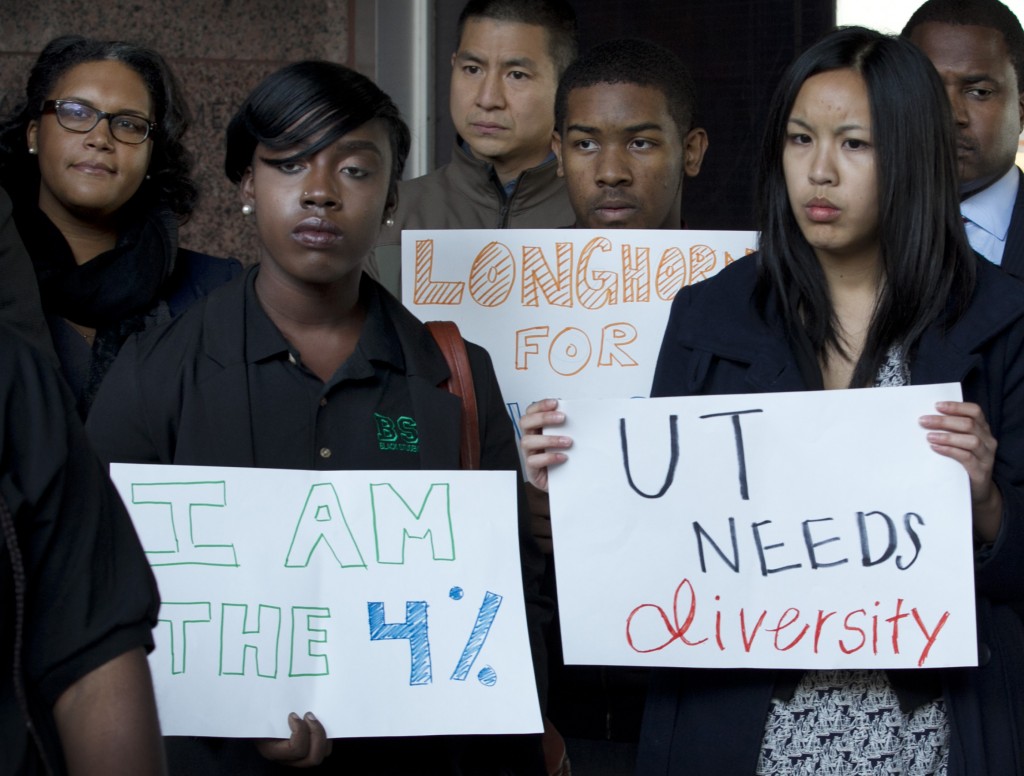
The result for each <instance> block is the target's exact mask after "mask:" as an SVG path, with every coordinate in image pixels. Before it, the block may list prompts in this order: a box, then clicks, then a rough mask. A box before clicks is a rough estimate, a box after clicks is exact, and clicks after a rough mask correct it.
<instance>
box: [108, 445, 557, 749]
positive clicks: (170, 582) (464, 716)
mask: <svg viewBox="0 0 1024 776" xmlns="http://www.w3.org/2000/svg"><path fill="white" fill-rule="evenodd" d="M111 476H112V478H113V480H114V483H115V485H116V486H117V487H118V490H119V492H120V493H121V497H122V498H123V500H124V502H125V504H126V505H127V507H128V510H129V512H130V513H131V515H132V519H133V521H134V523H135V526H136V530H137V531H138V533H139V536H140V538H141V540H142V545H143V548H144V549H145V550H146V553H147V557H148V558H149V560H150V563H151V564H152V566H153V570H154V573H155V574H156V578H157V582H158V584H159V586H160V594H161V598H162V601H163V604H162V606H161V609H160V624H159V627H158V628H157V629H156V631H155V633H154V635H155V639H156V650H155V651H154V652H153V653H152V655H151V656H150V669H151V671H152V673H153V680H154V685H155V687H156V694H157V705H158V707H159V712H160V722H161V727H162V729H163V732H164V734H165V735H203V736H221V737H234V736H246V737H263V736H276V737H287V736H288V735H289V730H288V725H287V716H288V713H289V712H292V711H294V712H296V713H298V714H300V715H301V714H303V713H304V712H306V711H312V712H314V713H315V714H316V715H317V717H318V718H319V719H320V721H321V722H322V723H323V724H324V727H325V728H326V730H327V734H328V735H329V736H331V737H352V736H414V735H435V734H456V733H534V732H539V731H540V730H541V721H540V712H539V707H538V702H537V692H536V687H535V683H534V674H533V663H532V659H531V656H530V645H529V638H528V634H527V627H526V617H525V609H524V602H523V587H522V576H521V571H520V563H519V552H518V546H519V540H518V529H517V517H516V482H515V476H516V475H515V474H514V473H513V472H492V471H473V472H465V471H455V472H450V471H402V472H392V471H372V472H355V471H345V472H342V471H334V472H309V471H289V470H277V469H244V468H226V467H224V468H221V467H199V466H141V465H127V464H115V465H113V466H112V467H111Z"/></svg>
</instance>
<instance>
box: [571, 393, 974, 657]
mask: <svg viewBox="0 0 1024 776" xmlns="http://www.w3.org/2000/svg"><path fill="white" fill-rule="evenodd" d="M959 399H960V387H959V386H958V385H955V384H953V385H937V386H935V385H933V386H913V387H906V388H874V389H870V390H850V391H815V392H809V393H788V394H785V393H783V394H757V395H734V396H701V397H686V398H674V399H645V400H639V401H638V400H632V401H631V400H618V399H616V400H608V401H603V402H601V401H594V400H581V401H565V402H563V404H562V407H563V409H564V410H565V412H566V415H567V417H568V423H567V424H566V426H565V428H564V430H565V433H567V434H569V435H571V436H572V437H573V440H574V444H573V447H572V448H571V450H570V451H569V456H570V457H569V460H568V461H567V462H566V463H565V464H563V465H562V466H559V467H556V468H555V469H554V470H553V471H552V472H551V514H552V530H553V534H554V544H555V556H556V557H557V559H558V597H559V611H560V615H561V623H562V640H563V648H564V653H565V659H566V662H571V663H586V664H604V665H639V666H696V667H751V668H755V667H756V668H771V667H779V668H935V667H943V666H961V665H976V660H977V639H976V635H975V616H974V575H973V542H972V534H971V506H970V492H969V486H968V481H967V474H966V472H965V471H964V469H963V467H962V466H961V465H960V464H959V463H957V462H956V461H953V460H951V459H949V458H945V457H942V456H940V455H938V454H937V453H935V452H934V451H933V450H932V449H931V448H930V446H929V445H928V443H927V440H926V438H925V434H926V431H925V430H924V429H923V428H922V427H921V426H920V425H919V424H918V418H919V417H920V416H921V415H926V414H934V412H935V410H934V407H935V402H937V401H940V400H959Z"/></svg>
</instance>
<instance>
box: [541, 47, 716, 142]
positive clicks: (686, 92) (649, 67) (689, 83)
mask: <svg viewBox="0 0 1024 776" xmlns="http://www.w3.org/2000/svg"><path fill="white" fill-rule="evenodd" d="M598 84H636V85H637V86H653V87H654V88H656V89H658V90H659V91H661V93H662V94H663V95H664V96H665V104H666V105H667V106H668V112H669V115H670V116H671V117H672V120H673V121H674V122H675V123H676V128H677V129H678V130H679V135H680V136H681V137H684V138H685V137H686V133H687V132H689V131H690V130H691V129H693V127H694V125H695V122H696V120H697V87H696V86H695V85H694V83H693V76H691V75H690V71H689V70H687V69H686V65H684V64H683V63H682V61H681V60H680V59H679V57H677V56H676V55H675V54H674V53H672V52H671V51H669V50H668V49H666V48H664V47H662V46H659V45H658V44H657V43H654V42H653V41H649V40H642V39H639V38H636V39H632V38H624V39H621V40H609V41H605V42H604V43H599V44H598V45H596V46H594V47H593V48H592V49H590V50H589V51H588V52H586V53H585V54H583V55H582V56H580V58H579V59H577V60H576V61H575V62H573V63H572V64H571V65H569V68H568V69H567V70H566V71H565V73H564V74H563V75H562V78H561V80H559V82H558V91H557V92H556V94H555V129H557V130H558V131H559V132H565V114H566V111H567V110H568V105H569V94H570V92H572V91H573V90H574V89H585V88H587V87H588V86H597V85H598Z"/></svg>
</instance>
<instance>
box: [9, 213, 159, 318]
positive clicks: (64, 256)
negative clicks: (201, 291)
mask: <svg viewBox="0 0 1024 776" xmlns="http://www.w3.org/2000/svg"><path fill="white" fill-rule="evenodd" d="M15 221H16V223H17V225H18V232H19V234H20V235H21V239H22V240H23V241H24V243H25V247H26V248H27V249H28V252H29V255H30V256H31V257H32V264H33V265H34V266H35V270H36V278H37V280H38V281H39V292H40V294H41V296H42V299H43V309H44V310H45V311H46V313H47V314H50V315H57V316H60V317H61V318H67V319H68V320H70V321H74V322H75V323H77V324H80V325H82V326H88V327H90V328H93V329H97V330H99V329H104V328H108V327H110V326H112V325H117V324H119V323H120V322H122V321H124V320H125V319H126V318H131V317H134V316H137V315H143V314H145V313H146V312H147V311H148V310H149V309H150V308H152V307H153V305H154V304H156V301H157V299H158V297H159V293H160V288H161V286H162V285H163V283H164V281H165V280H166V279H167V278H168V277H169V276H170V274H171V272H172V271H173V270H174V259H175V256H176V255H177V250H178V223H177V219H176V218H175V217H174V215H173V214H172V213H170V211H166V210H165V211H159V210H157V211H150V212H147V211H146V210H144V209H142V208H138V207H128V208H126V212H124V213H122V214H121V215H120V217H119V223H118V235H117V245H116V246H115V247H114V248H113V249H111V250H109V251H106V252H104V253H101V254H100V255H99V256H97V257H96V258H94V259H92V260H91V261H87V262H86V263H85V264H82V265H79V264H76V263H75V258H74V256H73V255H72V253H71V248H70V246H69V245H68V243H67V241H66V240H65V239H64V235H63V234H61V232H60V230H59V229H58V228H57V227H56V226H54V224H53V222H52V221H51V220H50V219H49V218H47V217H46V215H45V214H44V213H43V212H42V211H40V210H39V208H38V207H35V206H27V207H25V206H23V207H16V208H15Z"/></svg>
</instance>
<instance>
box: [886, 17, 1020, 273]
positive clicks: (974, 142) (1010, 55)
mask: <svg viewBox="0 0 1024 776" xmlns="http://www.w3.org/2000/svg"><path fill="white" fill-rule="evenodd" d="M903 36H904V37H906V38H909V39H910V40H911V41H912V42H913V43H914V44H916V45H917V46H918V47H919V48H920V49H921V50H922V51H924V53H925V54H927V55H928V58H929V59H931V61H932V63H933V64H934V65H935V69H936V70H938V71H939V75H940V76H941V78H942V81H943V84H944V85H945V87H946V91H947V93H948V94H949V99H950V103H951V105H952V108H953V119H954V121H955V122H956V126H957V137H958V144H957V154H958V157H959V161H960V191H961V197H962V206H961V212H962V213H963V216H964V225H965V227H966V229H967V237H968V239H969V240H970V241H971V245H972V246H973V247H974V249H975V250H976V251H978V253H980V254H981V255H983V256H984V257H985V258H987V259H988V260H989V261H991V262H992V263H993V264H998V265H1000V266H1002V267H1003V269H1005V270H1006V271H1007V272H1009V273H1010V274H1011V275H1014V276H1016V277H1020V278H1024V173H1022V172H1021V171H1020V170H1019V169H1018V168H1017V167H1016V165H1015V164H1014V160H1015V156H1016V153H1017V146H1018V139H1019V137H1020V134H1021V131H1022V130H1024V31H1022V29H1021V24H1020V21H1019V20H1018V19H1017V17H1016V16H1014V14H1013V12H1012V11H1010V9H1009V8H1007V7H1006V6H1005V5H1003V4H1002V3H1000V2H998V0H928V2H926V3H925V4H924V5H922V6H921V7H920V8H918V9H917V11H915V12H914V15H913V16H911V17H910V21H908V22H907V26H906V27H904V29H903Z"/></svg>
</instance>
